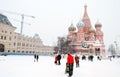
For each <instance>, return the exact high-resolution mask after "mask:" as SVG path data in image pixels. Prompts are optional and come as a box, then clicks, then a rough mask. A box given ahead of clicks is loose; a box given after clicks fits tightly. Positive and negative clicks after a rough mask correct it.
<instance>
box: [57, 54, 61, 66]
mask: <svg viewBox="0 0 120 77" xmlns="http://www.w3.org/2000/svg"><path fill="white" fill-rule="evenodd" d="M57 59H58V65H60V64H61V63H60V60H61V55H60V54H59V55H58V56H57Z"/></svg>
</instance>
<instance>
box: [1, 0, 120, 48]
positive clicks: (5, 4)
mask: <svg viewBox="0 0 120 77" xmlns="http://www.w3.org/2000/svg"><path fill="white" fill-rule="evenodd" d="M84 4H87V6H88V8H87V10H88V15H89V17H90V20H91V24H92V26H93V28H94V24H95V22H96V21H97V20H99V21H100V22H101V23H102V31H103V32H104V41H105V45H106V46H108V45H109V44H111V43H113V42H114V40H115V38H116V37H117V36H118V35H120V23H119V22H120V20H119V18H120V0H0V13H2V14H4V15H7V16H8V17H9V19H10V21H11V23H12V24H13V26H15V27H17V29H16V32H20V22H17V21H15V20H21V16H20V15H16V14H11V13H7V12H5V11H3V10H6V11H9V12H15V13H21V14H26V15H32V16H35V19H33V18H31V17H27V16H25V20H24V22H27V23H30V24H31V25H28V24H26V23H24V28H23V34H24V35H28V36H33V35H34V34H35V33H37V34H39V36H40V38H41V39H42V41H43V44H45V45H55V44H56V42H57V37H58V36H65V35H67V34H68V27H69V26H70V24H71V22H73V24H74V26H75V27H76V24H77V22H78V21H79V20H81V18H82V17H83V13H84ZM13 19H14V20H13Z"/></svg>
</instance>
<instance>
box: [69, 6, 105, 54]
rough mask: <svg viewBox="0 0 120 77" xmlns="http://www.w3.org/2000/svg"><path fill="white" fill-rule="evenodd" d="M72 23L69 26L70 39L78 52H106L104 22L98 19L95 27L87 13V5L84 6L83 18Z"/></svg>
mask: <svg viewBox="0 0 120 77" xmlns="http://www.w3.org/2000/svg"><path fill="white" fill-rule="evenodd" d="M76 26H77V31H76V27H75V26H74V25H73V23H71V25H70V27H69V28H68V40H69V41H70V42H71V43H70V45H72V46H73V47H74V49H75V51H76V52H79V53H81V54H96V55H104V54H105V45H104V39H103V35H104V33H103V32H102V30H101V28H102V24H101V23H100V22H99V21H97V22H96V23H95V25H94V27H95V29H93V27H92V25H91V21H90V18H89V16H88V13H87V5H85V6H84V15H83V18H82V19H81V20H80V21H79V22H78V23H77V24H76Z"/></svg>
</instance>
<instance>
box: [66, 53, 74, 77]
mask: <svg viewBox="0 0 120 77" xmlns="http://www.w3.org/2000/svg"><path fill="white" fill-rule="evenodd" d="M67 64H69V72H68V73H69V77H71V76H72V75H73V66H74V58H73V56H72V55H71V54H70V53H69V54H68V57H67Z"/></svg>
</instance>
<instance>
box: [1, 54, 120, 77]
mask: <svg viewBox="0 0 120 77" xmlns="http://www.w3.org/2000/svg"><path fill="white" fill-rule="evenodd" d="M65 64H66V58H64V59H62V60H61V65H55V64H54V57H53V56H39V61H38V62H34V57H33V56H0V77H68V75H67V74H65ZM72 77H120V58H119V59H117V58H116V59H113V60H112V61H110V60H101V61H98V60H96V59H95V60H94V61H93V62H91V61H88V60H86V61H82V60H80V67H79V68H76V67H75V64H74V71H73V76H72Z"/></svg>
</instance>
